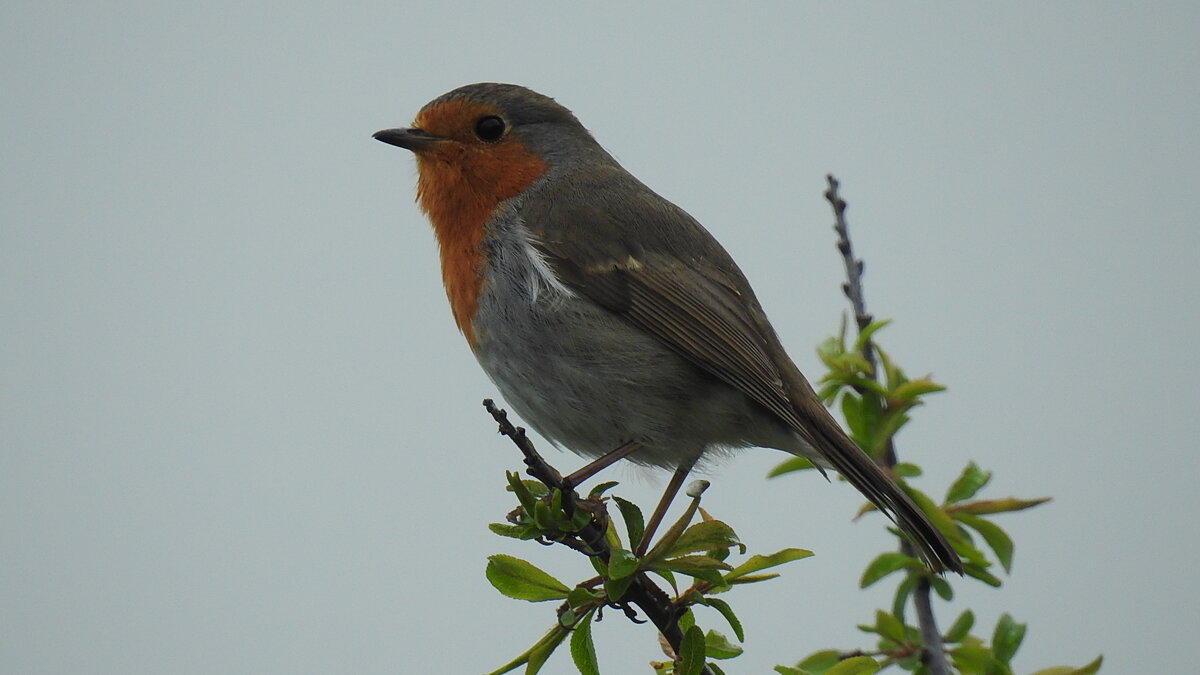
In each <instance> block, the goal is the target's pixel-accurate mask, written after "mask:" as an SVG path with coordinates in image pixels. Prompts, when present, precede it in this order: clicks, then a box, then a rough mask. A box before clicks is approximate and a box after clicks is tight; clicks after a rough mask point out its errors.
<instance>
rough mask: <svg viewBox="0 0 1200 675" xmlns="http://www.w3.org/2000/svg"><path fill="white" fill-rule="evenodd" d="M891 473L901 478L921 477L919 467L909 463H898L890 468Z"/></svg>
mask: <svg viewBox="0 0 1200 675" xmlns="http://www.w3.org/2000/svg"><path fill="white" fill-rule="evenodd" d="M892 473H893V474H895V475H897V476H899V477H901V478H916V477H917V476H920V475H921V467H919V466H917V465H916V464H913V463H911V462H899V463H897V464H896V466H893V467H892Z"/></svg>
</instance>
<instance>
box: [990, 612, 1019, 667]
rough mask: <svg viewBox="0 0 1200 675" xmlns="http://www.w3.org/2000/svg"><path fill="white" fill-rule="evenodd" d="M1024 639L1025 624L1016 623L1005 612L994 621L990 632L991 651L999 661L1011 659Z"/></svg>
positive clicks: (1006, 661) (1003, 661)
mask: <svg viewBox="0 0 1200 675" xmlns="http://www.w3.org/2000/svg"><path fill="white" fill-rule="evenodd" d="M1024 639H1025V624H1023V623H1017V622H1016V621H1014V620H1013V618H1012V616H1010V615H1009V614H1008V613H1007V612H1005V613H1004V614H1003V615H1001V616H1000V620H999V621H997V622H996V630H995V631H994V632H993V633H992V651H993V652H994V653H995V655H996V658H997V659H999V660H1000V662H1001V663H1008V662H1010V661H1012V657H1013V656H1014V655H1015V654H1016V653H1017V649H1018V648H1019V647H1020V646H1021V641H1022V640H1024Z"/></svg>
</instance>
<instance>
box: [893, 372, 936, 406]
mask: <svg viewBox="0 0 1200 675" xmlns="http://www.w3.org/2000/svg"><path fill="white" fill-rule="evenodd" d="M939 391H946V387H945V385H941V384H938V383H937V382H934V381H933V380H931V379H929V378H928V377H921V378H917V379H915V380H909V381H908V382H905V383H904V384H902V385H900V386H898V387H896V388H895V389H893V390H892V393H891V395H890V398H892V399H894V400H897V401H907V402H913V401H916V400H917V399H919V398H920V397H921V396H924V395H925V394H934V393H937V392H939Z"/></svg>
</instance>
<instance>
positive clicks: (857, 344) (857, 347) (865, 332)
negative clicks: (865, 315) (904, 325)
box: [854, 319, 892, 352]
mask: <svg viewBox="0 0 1200 675" xmlns="http://www.w3.org/2000/svg"><path fill="white" fill-rule="evenodd" d="M891 322H892V320H891V319H880V320H878V321H872V322H871V323H869V324H867V327H866V328H864V329H862V330H861V331H859V332H858V338H857V339H856V340H854V351H856V352H861V351H862V350H863V347H865V346H867V342H868V341H869V340H871V339H872V338H873V337H875V333H877V332H879V331H880V330H882V329H883V328H884V327H885V326H887V325H888V324H890V323H891ZM878 349H879V348H878V347H876V351H878Z"/></svg>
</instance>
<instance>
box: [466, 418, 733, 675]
mask: <svg viewBox="0 0 1200 675" xmlns="http://www.w3.org/2000/svg"><path fill="white" fill-rule="evenodd" d="M483 407H484V408H486V409H487V411H488V413H489V414H491V416H492V419H494V420H496V423H497V424H499V425H500V433H501V434H503V435H504V436H508V437H509V438H510V439H511V440H512V442H513V443H514V444H515V445H516V446H517V448H519V449H520V450H521V454H522V455H524V457H525V465H526V466H527V467H528V472H529V475H530V476H533V477H534V478H536V479H537V480H539V481H541V482H542V483H544V484H545V485H546V487H548V488H551V489H558V490H561V491H562V495H563V500H562V504H563V510H564V511H566V512H567V513H568V514H570V513H573V512H574V510H575V509H576V508H579V495H578V494H576V493H575V490H574V486H572V485H568V484H567V483H566V482H565V481H564V479H563V476H562V474H561V473H559V472H558V470H557V469H555V468H554V467H552V466H550V464H548V463H547V462H546V460H545V459H543V458H542V456H541V455H539V454H538V452H537V450H536V449H535V448H534V447H533V443H532V442H531V441H530V440H529V438H528V437H527V436H526V435H525V430H524V429H523V428H521V427H516V426H513V424H512V422H509V421H508V412H507V411H505V410H504V409H503V408H497V407H496V404H495V402H493V401H492V399H490V398H487V399H484V400H483ZM575 536H577V537H578V538H579V539H580V540H581V542H582V543H583V544H584V545H585V546H586V548H587V552H588V553H589V555H595V556H597V557H599V558H600V559H601V560H603V561H604V562H605V563H606V564H607V563H608V560H609V557H610V556H611V555H612V549H611V548H609V546H608V542H607V541H605V539H604V529H603V528H602V527H601V526H600V525H599V524H598V523H597V522H596V519H595V518H593V519H592V520H590V521H588V524H587V525H585V526H583V528H581V529H580V530H579V532H578V533H576V534H575ZM572 548H576V550H578V548H577V547H575V546H572ZM630 604H632V605H636V606H637V607H638V609H640V610H642V613H643V614H645V615H646V618H648V619H650V621H651V623H653V624H654V625H655V627H657V628H658V631H659V632H660V633H662V635H663V637H664V638H666V640H667V642H668V643H669V644H670V645H671V649H672V650H674V651H675V653H676V654H678V653H680V645H681V644H682V642H683V631H681V630H679V623H678V619H679V612H678V611H677V608H676V607H675V604H674V603H673V602H671V598H670V597H668V596H667V594H666V593H664V592H663V590H662V589H661V588H659V587H658V586H657V585H656V584H655V583H654V582H652V581H650V578H649V577H647V576H646V574H645V573H644V572H637V573H636V574H635V575H634V580H633V583H631V584H630V585H629V589H628V590H626V591H625V597H623V598H621V601H620V602H618V603H615V605H614V606H615V607H617V608H618V609H620V610H622V611H623V612H624V613H625V615H626V616H627V617H629V618H630V619H633V620H635V621H636V618H635V617H633V616H631V610H630V608H629V605H630ZM701 673H703V674H704V675H712V671H711V670H710V669H709V668H708V666H707V665H706V666H705V667H704V669H703V670H702V671H701Z"/></svg>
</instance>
